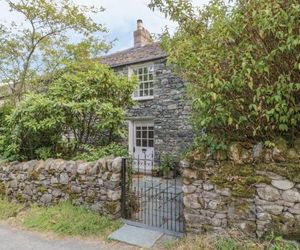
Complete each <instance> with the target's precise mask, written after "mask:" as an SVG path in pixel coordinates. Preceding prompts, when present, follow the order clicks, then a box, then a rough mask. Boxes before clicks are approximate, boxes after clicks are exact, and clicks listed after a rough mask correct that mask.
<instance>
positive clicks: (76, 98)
mask: <svg viewBox="0 0 300 250" xmlns="http://www.w3.org/2000/svg"><path fill="white" fill-rule="evenodd" d="M135 86H136V80H135V79H128V78H126V77H122V76H117V75H115V74H114V72H113V71H112V70H111V69H109V68H108V67H107V66H104V65H101V64H99V63H98V62H95V61H91V60H85V61H84V62H83V61H77V62H68V63H67V65H66V67H65V68H64V70H63V71H62V72H61V74H60V76H59V77H58V78H57V79H56V80H55V81H54V82H52V84H51V86H50V87H49V89H48V91H47V92H46V93H45V94H33V93H31V94H28V95H27V96H26V97H25V98H24V100H23V101H21V102H20V103H19V104H18V105H17V107H16V108H15V109H13V111H12V112H11V114H9V115H8V116H7V118H6V131H7V132H6V134H5V135H4V137H2V139H1V137H0V155H1V154H7V149H9V148H12V149H14V153H15V155H16V156H17V158H18V159H25V160H28V159H36V158H41V159H45V158H48V157H64V158H71V157H73V156H74V155H76V154H77V152H80V151H81V149H82V147H83V145H85V144H92V145H95V146H97V147H101V146H107V145H110V144H111V143H112V142H114V141H116V140H117V139H119V138H120V137H121V136H123V134H124V114H125V109H126V108H127V107H129V106H130V105H132V104H133V101H132V98H131V93H132V92H133V90H134V89H135ZM1 145H3V147H2V148H1ZM114 150H116V153H118V154H121V151H122V150H121V149H120V148H118V147H117V146H111V148H104V149H102V152H100V151H99V152H96V150H94V151H93V152H90V153H91V154H90V157H91V158H92V157H93V156H94V157H96V156H100V155H102V154H104V153H112V152H113V151H114Z"/></svg>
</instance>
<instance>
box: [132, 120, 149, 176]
mask: <svg viewBox="0 0 300 250" xmlns="http://www.w3.org/2000/svg"><path fill="white" fill-rule="evenodd" d="M133 137H134V138H133V156H134V166H135V169H137V170H138V171H140V172H145V171H146V172H149V171H151V170H152V168H153V165H154V123H153V121H134V133H133Z"/></svg>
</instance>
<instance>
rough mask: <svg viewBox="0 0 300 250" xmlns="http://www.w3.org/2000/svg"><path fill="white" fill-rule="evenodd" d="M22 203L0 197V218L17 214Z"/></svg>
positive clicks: (3, 218) (4, 218)
mask: <svg viewBox="0 0 300 250" xmlns="http://www.w3.org/2000/svg"><path fill="white" fill-rule="evenodd" d="M21 208H22V205H20V204H16V203H13V202H9V201H8V200H6V199H4V198H1V197H0V220H6V219H8V218H10V217H14V216H16V215H17V213H18V211H19V210H20V209H21Z"/></svg>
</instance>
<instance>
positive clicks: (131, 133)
mask: <svg viewBox="0 0 300 250" xmlns="http://www.w3.org/2000/svg"><path fill="white" fill-rule="evenodd" d="M137 122H152V123H153V127H154V119H153V118H136V119H130V120H128V151H129V154H130V155H132V156H134V145H135V124H136V123H137ZM154 136H155V132H154ZM153 153H154V154H155V139H154V142H153Z"/></svg>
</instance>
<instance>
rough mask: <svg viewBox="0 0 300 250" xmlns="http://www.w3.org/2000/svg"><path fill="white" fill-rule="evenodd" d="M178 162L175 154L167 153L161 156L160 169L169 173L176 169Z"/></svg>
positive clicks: (164, 172)
mask: <svg viewBox="0 0 300 250" xmlns="http://www.w3.org/2000/svg"><path fill="white" fill-rule="evenodd" d="M176 164H178V159H177V158H176V157H175V156H174V155H172V154H165V155H163V156H162V157H161V161H160V166H159V167H160V168H159V170H160V171H161V172H162V173H163V174H166V175H167V174H168V173H169V172H171V171H173V170H175V167H176Z"/></svg>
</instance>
